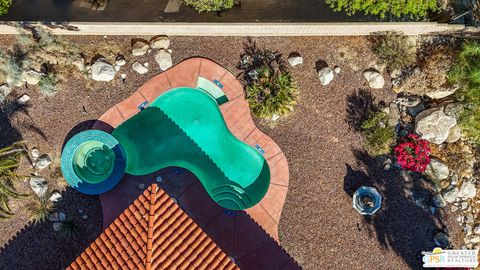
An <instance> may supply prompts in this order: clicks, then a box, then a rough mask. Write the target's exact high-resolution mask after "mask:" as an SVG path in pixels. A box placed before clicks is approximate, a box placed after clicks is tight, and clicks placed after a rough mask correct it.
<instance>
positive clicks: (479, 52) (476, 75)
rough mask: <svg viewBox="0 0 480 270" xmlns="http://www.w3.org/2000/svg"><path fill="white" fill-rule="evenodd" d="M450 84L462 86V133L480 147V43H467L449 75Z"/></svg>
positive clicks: (459, 92)
mask: <svg viewBox="0 0 480 270" xmlns="http://www.w3.org/2000/svg"><path fill="white" fill-rule="evenodd" d="M448 80H449V82H450V83H454V84H458V85H460V90H458V91H457V92H456V97H457V99H458V100H459V101H460V102H461V103H462V104H464V105H465V106H464V110H463V112H462V113H461V114H460V117H459V119H458V120H459V121H458V123H459V125H460V127H461V128H462V132H463V133H464V134H465V135H466V136H467V137H468V138H469V139H471V140H472V141H473V142H474V143H475V144H477V145H480V43H479V42H466V43H465V44H464V45H463V47H462V50H461V52H460V54H459V55H458V59H457V61H456V62H455V63H454V64H453V66H452V68H451V69H450V72H449V73H448Z"/></svg>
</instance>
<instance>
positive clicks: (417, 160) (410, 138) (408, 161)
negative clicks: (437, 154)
mask: <svg viewBox="0 0 480 270" xmlns="http://www.w3.org/2000/svg"><path fill="white" fill-rule="evenodd" d="M393 150H394V152H395V157H396V158H397V163H398V164H399V165H400V167H402V168H404V169H407V170H410V171H414V172H420V173H423V172H424V171H425V169H426V168H427V165H428V163H430V146H429V145H428V141H427V140H425V139H421V138H420V137H419V136H418V135H416V134H413V133H411V134H408V135H407V136H405V137H403V138H401V139H400V142H399V143H398V145H397V146H395V148H394V149H393Z"/></svg>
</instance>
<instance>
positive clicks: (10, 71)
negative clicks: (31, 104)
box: [0, 51, 23, 85]
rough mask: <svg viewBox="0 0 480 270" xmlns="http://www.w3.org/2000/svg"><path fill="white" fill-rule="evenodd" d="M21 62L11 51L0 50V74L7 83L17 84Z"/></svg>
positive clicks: (21, 67) (21, 68)
mask: <svg viewBox="0 0 480 270" xmlns="http://www.w3.org/2000/svg"><path fill="white" fill-rule="evenodd" d="M22 72H23V63H22V61H21V59H20V58H17V57H15V56H14V55H13V53H10V54H8V53H4V52H2V51H0V76H1V77H2V78H3V79H4V80H6V81H7V82H8V83H9V84H12V85H17V84H18V83H19V82H21V80H22Z"/></svg>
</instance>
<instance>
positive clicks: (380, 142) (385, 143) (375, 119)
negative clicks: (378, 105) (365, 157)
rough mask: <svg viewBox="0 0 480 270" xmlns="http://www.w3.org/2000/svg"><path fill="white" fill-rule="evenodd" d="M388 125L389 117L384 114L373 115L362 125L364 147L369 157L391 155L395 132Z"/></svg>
mask: <svg viewBox="0 0 480 270" xmlns="http://www.w3.org/2000/svg"><path fill="white" fill-rule="evenodd" d="M387 123H388V115H387V114H386V113H384V112H376V113H373V114H371V116H370V117H369V118H368V119H367V120H365V121H364V122H363V123H362V125H361V129H362V135H363V137H364V144H363V145H364V148H365V150H366V151H367V152H368V154H369V155H372V156H380V155H385V154H389V153H390V151H391V146H392V144H393V143H394V140H395V130H394V128H393V127H391V126H388V124H387Z"/></svg>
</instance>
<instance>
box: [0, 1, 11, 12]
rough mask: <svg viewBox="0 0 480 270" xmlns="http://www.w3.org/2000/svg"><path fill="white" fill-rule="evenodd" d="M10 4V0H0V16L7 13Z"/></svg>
mask: <svg viewBox="0 0 480 270" xmlns="http://www.w3.org/2000/svg"><path fill="white" fill-rule="evenodd" d="M10 5H12V0H0V16H3V15H5V14H7V13H8V9H9V8H10Z"/></svg>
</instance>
